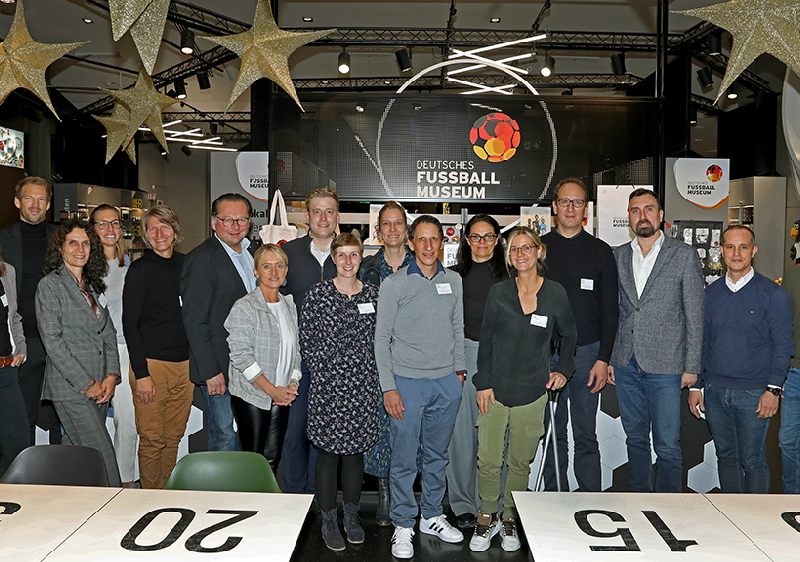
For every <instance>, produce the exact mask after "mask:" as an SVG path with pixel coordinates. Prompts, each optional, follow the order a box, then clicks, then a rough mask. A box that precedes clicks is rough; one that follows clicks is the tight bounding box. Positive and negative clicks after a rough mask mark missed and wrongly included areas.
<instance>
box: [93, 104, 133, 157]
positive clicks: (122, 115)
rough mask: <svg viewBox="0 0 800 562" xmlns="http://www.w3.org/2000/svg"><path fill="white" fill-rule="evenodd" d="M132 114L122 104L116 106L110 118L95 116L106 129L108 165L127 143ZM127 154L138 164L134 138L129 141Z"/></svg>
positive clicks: (126, 149)
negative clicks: (127, 132)
mask: <svg viewBox="0 0 800 562" xmlns="http://www.w3.org/2000/svg"><path fill="white" fill-rule="evenodd" d="M130 115H131V112H130V111H128V110H127V108H126V107H125V106H124V105H122V104H121V103H116V104H114V111H113V113H112V114H111V116H110V117H99V116H97V115H95V116H94V118H95V119H97V120H98V121H100V122H101V123H102V124H103V126H104V127H105V128H106V164H108V163H109V162H110V161H111V158H113V157H114V154H115V153H116V152H117V150H118V149H119V148H120V147H121V146H122V143H124V142H125V132H126V130H127V128H128V121H129V120H130ZM125 152H126V153H127V154H128V158H130V159H131V162H133V163H134V164H136V143H135V142H134V140H133V138H131V139H130V140H129V141H128V144H127V146H126V147H125Z"/></svg>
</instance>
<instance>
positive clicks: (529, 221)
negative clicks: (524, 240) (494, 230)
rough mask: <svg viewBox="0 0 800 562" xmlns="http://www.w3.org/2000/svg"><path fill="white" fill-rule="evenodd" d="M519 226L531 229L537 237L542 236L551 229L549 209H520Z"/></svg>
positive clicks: (541, 206)
mask: <svg viewBox="0 0 800 562" xmlns="http://www.w3.org/2000/svg"><path fill="white" fill-rule="evenodd" d="M519 224H520V226H527V227H528V228H532V229H533V231H534V232H535V233H536V234H538V235H539V236H544V235H545V234H547V233H548V232H550V231H551V230H552V229H553V222H552V217H551V216H550V207H545V206H544V205H532V206H530V207H520V208H519Z"/></svg>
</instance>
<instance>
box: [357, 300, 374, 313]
mask: <svg viewBox="0 0 800 562" xmlns="http://www.w3.org/2000/svg"><path fill="white" fill-rule="evenodd" d="M358 312H359V314H374V313H375V306H374V305H373V304H372V303H371V302H362V303H361V304H359V305H358Z"/></svg>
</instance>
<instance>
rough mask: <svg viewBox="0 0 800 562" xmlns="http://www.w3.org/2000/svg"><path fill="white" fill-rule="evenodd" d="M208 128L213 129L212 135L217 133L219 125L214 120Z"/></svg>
mask: <svg viewBox="0 0 800 562" xmlns="http://www.w3.org/2000/svg"><path fill="white" fill-rule="evenodd" d="M208 130H209V131H211V134H212V135H216V134H217V131H218V130H219V125H217V124H216V123H214V122H213V121H212V122H211V125H209V126H208Z"/></svg>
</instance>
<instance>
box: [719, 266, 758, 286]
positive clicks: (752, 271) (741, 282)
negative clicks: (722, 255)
mask: <svg viewBox="0 0 800 562" xmlns="http://www.w3.org/2000/svg"><path fill="white" fill-rule="evenodd" d="M755 274H756V270H755V269H753V266H752V265H751V266H750V271H748V272H747V273H745V274H744V275H742V276H741V277H739V280H738V281H734V280H733V279H731V276H730V274H728V273H726V274H725V285H727V286H728V288H729V289H730V290H731V292H732V293H736V292H737V291H740V290H741V289H743V288H744V286H745V285H747V284H748V283H749V282H750V280H751V279H752V278H753V276H754V275H755Z"/></svg>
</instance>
